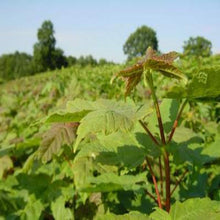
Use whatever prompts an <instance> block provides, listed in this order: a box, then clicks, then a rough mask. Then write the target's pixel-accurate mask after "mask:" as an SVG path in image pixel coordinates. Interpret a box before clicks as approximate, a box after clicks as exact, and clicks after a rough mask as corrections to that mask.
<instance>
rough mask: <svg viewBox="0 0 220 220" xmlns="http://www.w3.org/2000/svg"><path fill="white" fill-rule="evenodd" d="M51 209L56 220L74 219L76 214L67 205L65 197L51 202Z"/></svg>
mask: <svg viewBox="0 0 220 220" xmlns="http://www.w3.org/2000/svg"><path fill="white" fill-rule="evenodd" d="M51 210H52V214H53V217H54V218H55V220H59V219H64V220H73V219H74V216H73V213H72V211H71V209H70V208H66V207H65V199H64V198H62V197H59V198H58V199H56V200H55V201H54V202H52V204H51Z"/></svg>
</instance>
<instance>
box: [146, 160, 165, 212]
mask: <svg viewBox="0 0 220 220" xmlns="http://www.w3.org/2000/svg"><path fill="white" fill-rule="evenodd" d="M146 161H147V165H148V168H149V171H150V174H151V176H152V180H153V183H154V187H155V191H156V195H157V203H158V206H159V208H161V209H162V204H161V198H160V193H159V190H158V186H157V180H156V177H155V175H154V172H153V170H152V168H151V165H150V162H149V160H148V159H147V157H146Z"/></svg>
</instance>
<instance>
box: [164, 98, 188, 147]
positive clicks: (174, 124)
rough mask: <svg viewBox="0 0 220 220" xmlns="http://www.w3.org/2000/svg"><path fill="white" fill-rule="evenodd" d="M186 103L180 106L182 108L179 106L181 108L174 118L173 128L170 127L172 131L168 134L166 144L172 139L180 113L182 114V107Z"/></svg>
mask: <svg viewBox="0 0 220 220" xmlns="http://www.w3.org/2000/svg"><path fill="white" fill-rule="evenodd" d="M186 103H187V99H186V100H185V101H184V103H183V104H182V106H181V108H180V110H179V113H178V115H177V117H176V119H175V121H174V123H173V127H172V130H171V132H170V136H169V139H168V141H167V143H169V142H170V141H171V140H172V138H173V135H174V132H175V130H176V128H177V125H178V121H179V119H180V117H181V115H182V112H183V109H184V107H185V106H186Z"/></svg>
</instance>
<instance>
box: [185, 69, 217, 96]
mask: <svg viewBox="0 0 220 220" xmlns="http://www.w3.org/2000/svg"><path fill="white" fill-rule="evenodd" d="M219 75H220V66H217V67H207V68H206V67H205V68H201V69H199V70H198V72H197V73H196V74H195V76H194V78H193V79H192V82H191V83H190V84H189V86H188V88H187V97H188V98H189V99H195V98H203V99H204V98H205V99H215V98H218V99H219V98H220V97H219V96H220V77H219Z"/></svg>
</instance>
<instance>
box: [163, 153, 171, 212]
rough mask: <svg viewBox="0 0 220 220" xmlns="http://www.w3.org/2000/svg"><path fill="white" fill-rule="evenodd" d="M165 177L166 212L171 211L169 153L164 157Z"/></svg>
mask: <svg viewBox="0 0 220 220" xmlns="http://www.w3.org/2000/svg"><path fill="white" fill-rule="evenodd" d="M164 165H165V177H166V211H167V212H169V211H170V161H169V153H168V152H165V155H164Z"/></svg>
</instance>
